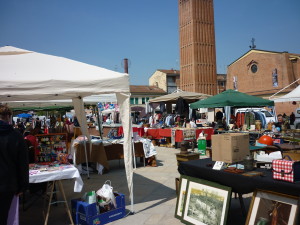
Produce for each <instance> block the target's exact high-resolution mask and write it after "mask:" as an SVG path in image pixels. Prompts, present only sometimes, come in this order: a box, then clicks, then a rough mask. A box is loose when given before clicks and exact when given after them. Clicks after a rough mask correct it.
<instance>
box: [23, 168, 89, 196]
mask: <svg viewBox="0 0 300 225" xmlns="http://www.w3.org/2000/svg"><path fill="white" fill-rule="evenodd" d="M72 178H75V184H74V192H81V190H82V187H83V181H82V179H81V176H80V174H79V171H78V169H77V168H75V167H74V166H71V167H70V168H64V169H63V170H55V171H45V172H40V173H36V174H30V175H29V183H41V182H48V181H55V180H64V179H72Z"/></svg>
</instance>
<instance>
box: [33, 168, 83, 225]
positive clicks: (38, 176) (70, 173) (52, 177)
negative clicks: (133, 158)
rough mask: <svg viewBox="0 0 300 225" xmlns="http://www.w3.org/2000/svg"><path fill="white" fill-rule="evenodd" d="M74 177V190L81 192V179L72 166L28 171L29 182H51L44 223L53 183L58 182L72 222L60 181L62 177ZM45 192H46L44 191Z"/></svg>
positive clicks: (46, 218)
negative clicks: (53, 169) (42, 170)
mask: <svg viewBox="0 0 300 225" xmlns="http://www.w3.org/2000/svg"><path fill="white" fill-rule="evenodd" d="M73 178H74V179H75V185H74V192H81V190H82V187H83V181H82V179H81V177H80V174H79V172H78V170H77V169H76V168H75V167H74V166H67V168H66V167H64V168H63V167H61V168H60V169H59V170H55V171H44V172H39V171H38V170H30V171H29V183H41V182H51V184H52V185H51V189H50V198H49V203H48V207H47V213H46V216H45V222H44V224H45V225H46V224H48V219H49V213H50V207H51V205H52V204H55V203H52V197H53V190H54V187H55V184H58V187H59V190H60V192H61V193H62V196H63V201H62V202H64V203H65V207H66V211H67V214H68V216H69V218H70V221H71V224H74V223H73V219H72V215H71V212H70V209H69V205H68V201H67V199H66V195H65V191H64V188H63V185H62V183H61V180H64V179H73ZM46 194H47V193H46Z"/></svg>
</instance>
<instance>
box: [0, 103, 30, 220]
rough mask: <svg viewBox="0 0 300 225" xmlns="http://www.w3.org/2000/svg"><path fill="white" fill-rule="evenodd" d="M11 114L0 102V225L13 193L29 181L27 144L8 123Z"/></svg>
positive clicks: (21, 188) (20, 191) (16, 193)
mask: <svg viewBox="0 0 300 225" xmlns="http://www.w3.org/2000/svg"><path fill="white" fill-rule="evenodd" d="M11 116H12V112H11V110H10V109H9V108H8V107H7V106H6V105H1V104H0V203H1V204H0V225H6V224H7V217H8V212H9V208H10V205H11V202H12V199H13V197H14V195H20V194H21V193H22V192H23V191H25V190H26V188H27V187H28V183H29V168H28V155H27V146H26V144H25V141H24V139H23V136H22V134H20V132H18V131H16V130H14V129H13V126H12V125H10V122H11Z"/></svg>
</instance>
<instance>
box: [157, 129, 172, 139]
mask: <svg viewBox="0 0 300 225" xmlns="http://www.w3.org/2000/svg"><path fill="white" fill-rule="evenodd" d="M158 133H159V135H160V136H162V137H171V133H172V132H171V129H170V128H167V129H159V131H158Z"/></svg>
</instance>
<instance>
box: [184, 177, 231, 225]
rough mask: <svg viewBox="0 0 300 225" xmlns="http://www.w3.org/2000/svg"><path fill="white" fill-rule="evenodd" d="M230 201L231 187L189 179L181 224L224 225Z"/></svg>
mask: <svg viewBox="0 0 300 225" xmlns="http://www.w3.org/2000/svg"><path fill="white" fill-rule="evenodd" d="M230 200H231V187H227V186H223V185H220V184H217V183H214V182H210V181H207V180H202V179H197V178H193V177H190V178H189V180H188V184H187V189H186V196H185V203H184V209H183V215H182V222H183V223H185V224H197V225H210V224H219V225H225V224H226V222H227V214H228V210H229V205H230Z"/></svg>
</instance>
